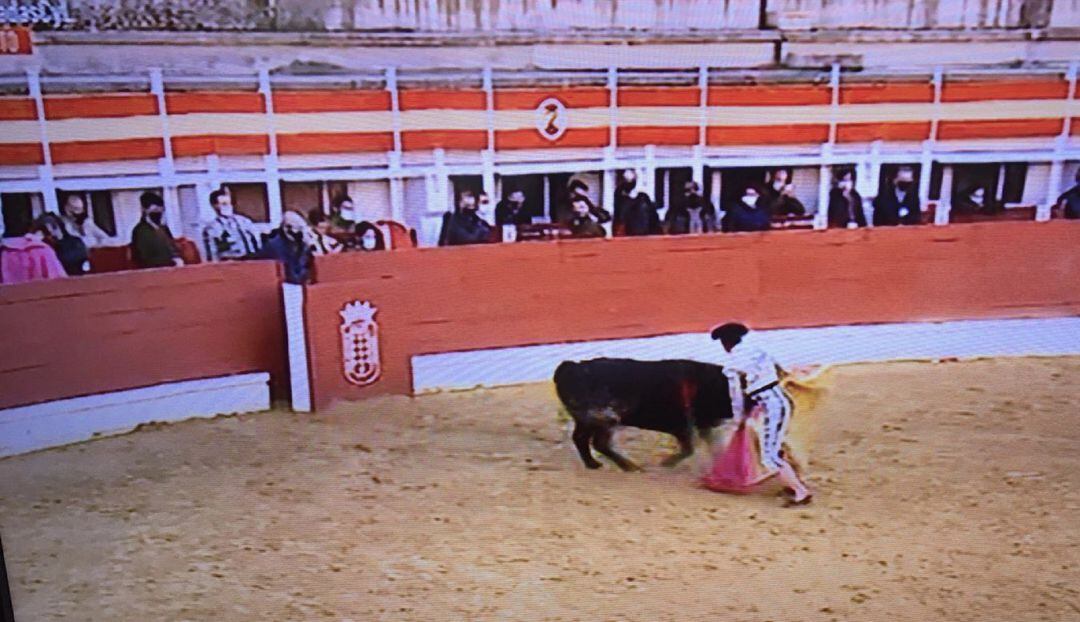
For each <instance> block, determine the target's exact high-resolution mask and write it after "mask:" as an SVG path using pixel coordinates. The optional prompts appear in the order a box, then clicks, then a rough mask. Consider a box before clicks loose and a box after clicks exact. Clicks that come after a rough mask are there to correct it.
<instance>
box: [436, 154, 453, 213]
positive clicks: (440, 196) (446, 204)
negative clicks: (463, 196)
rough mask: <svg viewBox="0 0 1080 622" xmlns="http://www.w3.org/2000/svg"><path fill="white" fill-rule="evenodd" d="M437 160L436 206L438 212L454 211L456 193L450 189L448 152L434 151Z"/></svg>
mask: <svg viewBox="0 0 1080 622" xmlns="http://www.w3.org/2000/svg"><path fill="white" fill-rule="evenodd" d="M432 157H433V158H434V160H435V196H434V200H435V205H437V206H438V207H439V209H438V211H439V212H440V213H441V212H446V211H453V210H454V200H455V199H456V198H457V197H455V196H454V191H453V189H452V188H451V187H450V175H449V173H447V171H446V152H445V151H443V150H442V149H435V150H433V151H432Z"/></svg>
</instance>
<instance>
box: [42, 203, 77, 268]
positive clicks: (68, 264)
mask: <svg viewBox="0 0 1080 622" xmlns="http://www.w3.org/2000/svg"><path fill="white" fill-rule="evenodd" d="M36 225H37V229H38V230H39V231H40V232H41V233H42V234H43V235H44V241H45V243H46V244H48V245H49V246H51V247H52V249H53V250H54V251H56V256H57V257H58V258H59V259H60V263H61V264H62V265H63V266H64V272H66V273H67V275H68V276H81V275H83V274H86V273H87V272H89V271H90V252H89V251H88V250H87V248H86V244H84V243H83V241H82V238H80V237H78V236H75V235H72V234H71V233H70V232H69V231H68V230H67V228H65V227H64V221H63V220H62V219H61V218H60V216H57V215H56V214H43V215H42V216H41V218H39V219H38V221H37V223H36Z"/></svg>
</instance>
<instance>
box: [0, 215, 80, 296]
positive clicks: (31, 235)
mask: <svg viewBox="0 0 1080 622" xmlns="http://www.w3.org/2000/svg"><path fill="white" fill-rule="evenodd" d="M45 235H46V226H45V224H44V223H42V222H41V221H40V220H39V221H38V222H35V223H34V224H33V225H31V226H30V227H29V228H27V227H26V225H25V224H24V225H23V226H22V227H20V228H19V229H9V230H8V231H7V232H5V234H4V238H3V239H2V240H0V284H4V285H13V284H15V283H28V282H30V281H45V280H49V279H59V278H63V277H65V276H67V273H65V272H64V266H63V264H61V263H60V259H59V258H58V257H57V256H56V251H54V250H53V249H52V247H51V246H49V245H48V244H46V243H45Z"/></svg>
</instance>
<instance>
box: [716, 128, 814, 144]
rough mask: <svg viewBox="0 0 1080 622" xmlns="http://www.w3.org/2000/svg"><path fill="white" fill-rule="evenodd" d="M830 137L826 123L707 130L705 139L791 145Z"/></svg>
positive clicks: (732, 142)
mask: <svg viewBox="0 0 1080 622" xmlns="http://www.w3.org/2000/svg"><path fill="white" fill-rule="evenodd" d="M828 139H829V126H828V125H825V124H813V125H785V126H781V127H769V126H761V125H746V126H733V127H710V128H706V130H705V141H706V142H707V143H708V144H710V145H791V144H804V143H823V142H825V141H826V140H828Z"/></svg>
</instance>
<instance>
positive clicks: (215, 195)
mask: <svg viewBox="0 0 1080 622" xmlns="http://www.w3.org/2000/svg"><path fill="white" fill-rule="evenodd" d="M210 205H211V206H212V207H213V208H214V213H216V214H217V216H216V217H215V218H214V219H213V220H211V221H210V222H209V223H208V224H207V225H206V227H205V228H203V244H204V245H205V247H206V257H207V259H208V260H210V261H222V260H227V259H243V258H244V257H249V256H251V255H253V254H255V253H257V252H258V251H259V235H258V233H256V231H255V224H254V223H253V222H251V219H250V218H248V217H247V216H243V215H241V214H237V213H235V211H234V208H233V204H232V195H230V194H229V193H228V192H226V191H224V190H216V191H214V192H212V193H210Z"/></svg>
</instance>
